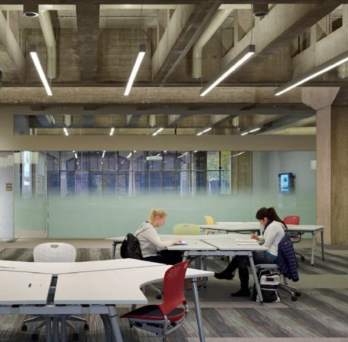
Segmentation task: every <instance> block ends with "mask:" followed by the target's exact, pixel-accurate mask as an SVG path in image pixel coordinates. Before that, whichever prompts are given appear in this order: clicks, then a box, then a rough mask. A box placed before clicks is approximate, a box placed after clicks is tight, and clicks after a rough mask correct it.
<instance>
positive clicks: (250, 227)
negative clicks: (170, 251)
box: [199, 222, 325, 266]
mask: <svg viewBox="0 0 348 342" xmlns="http://www.w3.org/2000/svg"><path fill="white" fill-rule="evenodd" d="M199 226H200V228H201V229H202V230H207V229H208V230H216V231H222V232H226V233H230V232H234V233H236V232H257V233H260V232H261V230H262V227H260V224H259V223H258V222H217V223H216V224H213V225H199ZM287 227H288V231H289V232H294V233H297V232H298V233H301V234H302V233H311V234H312V250H311V265H312V266H314V252H315V245H316V235H317V234H318V233H320V234H321V255H322V259H323V260H325V258H324V253H325V252H324V226H320V225H318V226H315V225H287Z"/></svg>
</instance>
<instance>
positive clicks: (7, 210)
mask: <svg viewBox="0 0 348 342" xmlns="http://www.w3.org/2000/svg"><path fill="white" fill-rule="evenodd" d="M0 238H1V240H3V241H11V240H13V238H14V172H13V152H0Z"/></svg>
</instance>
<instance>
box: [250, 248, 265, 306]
mask: <svg viewBox="0 0 348 342" xmlns="http://www.w3.org/2000/svg"><path fill="white" fill-rule="evenodd" d="M249 263H250V267H251V271H252V272H253V277H254V284H255V287H256V292H257V295H258V296H259V300H260V303H261V304H262V303H263V297H262V292H261V288H260V283H259V279H258V278H257V273H256V267H255V264H254V259H253V255H252V254H251V255H249Z"/></svg>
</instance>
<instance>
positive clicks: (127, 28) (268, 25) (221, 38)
mask: <svg viewBox="0 0 348 342" xmlns="http://www.w3.org/2000/svg"><path fill="white" fill-rule="evenodd" d="M233 2H235V1H228V0H225V1H217V0H214V1H213V0H205V1H198V0H189V1H186V2H185V5H182V4H180V1H171V2H170V3H171V4H170V5H168V4H164V3H163V1H160V0H157V1H156V0H152V1H150V0H141V1H140V0H139V1H138V0H132V1H127V2H124V1H115V0H113V1H109V0H103V1H99V0H91V1H89V2H88V5H87V4H86V1H85V0H74V1H73V3H74V4H72V2H71V1H68V0H65V1H64V0H63V1H53V0H51V1H50V4H47V1H39V0H38V1H36V0H27V1H26V2H25V3H26V4H43V3H44V4H43V5H40V10H49V11H50V15H51V19H52V29H53V32H54V37H55V40H56V45H57V77H56V78H55V79H54V80H50V84H51V86H52V91H53V96H52V97H48V96H46V94H45V92H44V90H43V87H42V85H41V82H40V79H39V77H38V75H37V72H36V69H35V67H34V65H33V63H32V61H31V58H30V56H29V46H30V45H32V44H34V45H36V47H37V51H38V54H39V57H40V60H41V63H42V65H43V68H44V70H45V69H46V63H47V56H48V54H47V47H46V44H45V39H44V35H43V32H42V29H41V26H40V22H39V20H38V18H27V17H24V16H23V15H22V12H23V5H21V4H16V5H13V1H10V0H2V1H1V5H0V10H1V11H0V68H1V70H2V72H3V88H2V89H1V91H0V110H5V109H6V110H9V109H8V108H10V111H11V112H12V113H13V114H17V115H18V118H17V119H18V120H17V121H16V123H17V125H18V129H19V130H20V131H21V130H22V131H24V130H23V127H24V126H25V125H28V128H30V129H31V130H30V132H35V133H34V134H38V135H40V134H44V135H46V134H52V135H56V134H62V128H63V127H64V126H67V124H66V122H65V121H64V116H66V115H71V116H72V120H71V124H70V125H68V127H69V129H70V130H71V132H72V134H80V135H81V134H82V135H90V134H94V135H95V134H101V135H105V134H109V129H110V127H115V128H116V130H117V133H118V134H136V135H150V134H152V132H153V131H154V130H156V128H158V127H163V128H164V130H163V131H162V132H161V134H165V135H172V134H183V135H194V134H197V133H198V132H199V131H201V130H202V129H204V128H207V127H212V130H211V131H209V132H208V133H207V134H209V135H240V134H242V133H244V132H248V131H250V130H253V129H255V128H260V130H259V131H257V132H255V133H253V134H262V135H268V134H283V135H315V134H316V129H315V127H316V120H315V111H314V110H313V109H311V108H309V107H308V106H307V105H305V104H304V103H303V101H302V95H301V89H297V90H293V91H291V92H289V93H287V94H285V95H284V96H282V97H280V98H279V97H277V98H276V97H274V95H273V93H274V89H275V88H277V87H278V86H279V85H281V84H284V83H286V82H288V81H290V80H292V79H293V78H294V77H298V76H299V75H301V74H302V73H304V72H307V71H309V70H310V69H311V68H313V67H315V66H316V65H319V64H320V63H322V62H325V61H326V60H328V59H330V58H333V57H335V56H336V55H338V54H339V53H341V52H342V49H344V46H345V45H344V44H345V43H344V42H345V41H346V31H347V30H348V26H347V25H348V24H347V23H348V7H347V6H348V5H342V4H345V3H347V1H342V0H341V1H336V0H330V1H324V0H322V1H321V0H298V1H291V4H290V3H289V1H282V0H278V1H270V0H268V1H259V0H257V1H256V0H254V1H250V0H249V1H238V4H237V5H236V4H233ZM181 3H182V2H181ZM252 3H268V4H270V7H269V8H270V14H269V15H268V16H266V17H264V18H261V19H260V18H253V16H252V10H251V8H252ZM226 9H230V10H231V13H230V14H229V15H228V17H227V19H226V20H225V21H224V22H223V23H221V24H220V27H219V29H218V30H217V31H216V32H215V33H212V35H211V38H210V39H209V40H208V42H207V44H206V45H205V46H204V48H203V56H202V78H201V79H199V80H195V79H193V78H192V76H191V71H192V47H193V46H194V44H195V42H196V41H197V40H198V39H199V38H200V36H201V35H202V34H203V33H204V32H205V30H206V28H207V26H208V24H209V22H210V21H211V20H212V18H213V17H214V15H215V14H216V13H217V12H218V11H221V10H226ZM250 43H253V44H255V46H256V53H255V56H254V57H253V58H252V59H251V60H250V61H249V62H248V63H246V64H245V65H243V66H242V67H241V68H240V69H238V70H237V71H236V72H235V73H233V74H232V75H231V76H230V77H229V78H228V79H226V80H225V81H224V82H223V83H222V84H221V85H220V87H218V88H216V89H214V90H213V91H212V92H211V93H210V94H209V95H208V96H206V97H200V96H199V90H200V89H201V87H202V86H203V85H204V84H206V83H208V82H209V81H211V80H212V79H214V77H216V75H218V74H219V73H220V72H221V70H222V69H223V68H224V66H225V65H227V64H228V63H229V62H230V61H231V60H233V58H234V57H235V56H236V55H238V53H239V52H240V51H242V50H243V49H244V48H245V46H247V45H249V44H250ZM139 44H145V45H146V55H145V57H144V60H143V62H142V64H141V67H140V69H139V72H138V74H137V77H136V80H135V84H134V87H133V89H132V92H131V94H130V96H129V97H124V96H123V92H124V87H125V84H126V82H127V80H128V78H129V75H130V73H131V71H132V68H133V65H134V62H135V59H136V56H137V53H138V48H139ZM347 69H348V67H347ZM307 86H316V87H318V86H319V87H339V88H340V91H339V93H338V95H337V98H336V101H335V105H337V106H344V105H347V104H348V83H347V79H346V78H340V77H338V74H337V70H332V71H330V72H327V73H326V74H324V75H322V76H319V77H317V78H316V79H314V80H313V81H311V82H309V83H308V84H307ZM51 116H52V117H51ZM151 117H152V118H151ZM20 118H26V119H20ZM52 118H53V120H52ZM23 125H24V126H23ZM27 132H29V130H27Z"/></svg>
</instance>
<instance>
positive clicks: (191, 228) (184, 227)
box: [173, 223, 201, 235]
mask: <svg viewBox="0 0 348 342" xmlns="http://www.w3.org/2000/svg"><path fill="white" fill-rule="evenodd" d="M173 233H174V235H199V234H200V233H201V229H200V228H199V226H197V225H196V224H193V223H179V224H176V225H175V226H174V228H173Z"/></svg>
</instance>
